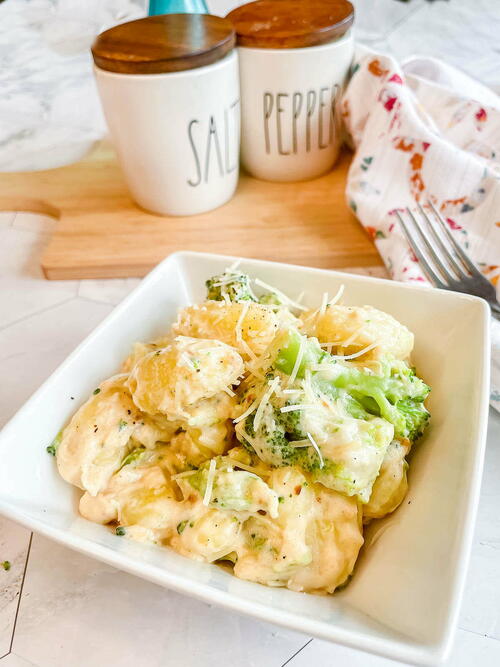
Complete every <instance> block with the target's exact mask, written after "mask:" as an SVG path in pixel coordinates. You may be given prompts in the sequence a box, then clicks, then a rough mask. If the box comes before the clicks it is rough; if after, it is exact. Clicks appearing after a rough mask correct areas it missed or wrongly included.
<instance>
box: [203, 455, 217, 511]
mask: <svg viewBox="0 0 500 667" xmlns="http://www.w3.org/2000/svg"><path fill="white" fill-rule="evenodd" d="M215 466H216V463H215V459H211V461H210V465H209V466H208V477H207V486H206V488H205V495H204V496H203V504H204V505H205V506H206V507H208V505H209V503H210V500H211V499H212V489H213V488H214V479H215Z"/></svg>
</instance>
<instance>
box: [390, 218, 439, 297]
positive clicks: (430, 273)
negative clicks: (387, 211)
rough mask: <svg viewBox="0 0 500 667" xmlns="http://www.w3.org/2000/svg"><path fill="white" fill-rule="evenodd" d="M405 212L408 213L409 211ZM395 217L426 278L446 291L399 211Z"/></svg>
mask: <svg viewBox="0 0 500 667" xmlns="http://www.w3.org/2000/svg"><path fill="white" fill-rule="evenodd" d="M406 210H407V211H409V209H406ZM396 215H397V217H398V220H399V224H400V225H401V228H402V230H403V232H404V235H405V236H406V240H407V241H408V243H409V244H410V247H411V248H412V250H413V252H414V253H415V255H416V256H417V259H418V260H419V262H420V264H421V267H422V270H423V272H424V273H425V275H426V276H427V278H428V279H429V280H430V282H431V283H434V284H435V285H436V286H437V287H440V288H441V289H446V285H445V284H444V283H443V282H442V280H441V278H440V277H439V276H438V275H437V273H436V272H435V271H434V269H433V268H432V266H431V265H430V264H429V262H428V261H427V259H426V257H425V256H424V254H423V253H422V252H421V250H420V247H419V245H418V244H417V243H416V241H415V239H414V238H413V236H412V235H411V232H410V230H409V229H408V226H407V225H406V223H405V221H404V220H403V217H402V216H401V215H400V213H399V211H396Z"/></svg>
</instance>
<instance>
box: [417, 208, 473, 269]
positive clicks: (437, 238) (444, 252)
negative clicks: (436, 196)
mask: <svg viewBox="0 0 500 667" xmlns="http://www.w3.org/2000/svg"><path fill="white" fill-rule="evenodd" d="M417 206H418V209H419V211H420V215H421V216H422V218H423V219H424V220H425V222H426V223H427V227H428V229H429V231H430V233H431V235H432V238H433V239H434V242H435V243H436V245H437V246H438V247H439V249H440V251H441V259H440V261H441V264H442V266H443V270H445V272H446V274H447V276H448V279H449V280H456V279H457V277H458V278H460V279H462V278H468V277H469V276H468V274H466V273H465V272H464V269H463V266H462V265H461V264H460V262H459V261H457V260H456V259H455V256H454V255H453V254H452V253H451V252H450V249H449V248H447V247H446V245H445V243H444V242H443V239H442V238H441V235H440V234H438V232H437V230H436V224H435V223H434V222H433V221H432V220H431V218H430V217H429V215H428V214H427V213H426V212H425V210H424V208H423V206H421V204H419V203H417ZM445 261H446V262H448V265H449V266H450V267H451V269H452V270H453V271H455V275H452V274H451V273H450V271H449V270H448V267H447V266H446V264H445ZM457 274H458V275H457Z"/></svg>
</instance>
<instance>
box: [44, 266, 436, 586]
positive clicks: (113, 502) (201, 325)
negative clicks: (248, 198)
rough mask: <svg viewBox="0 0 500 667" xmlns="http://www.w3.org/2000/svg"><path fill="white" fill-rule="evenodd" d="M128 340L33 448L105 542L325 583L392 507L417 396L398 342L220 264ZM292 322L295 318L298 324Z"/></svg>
mask: <svg viewBox="0 0 500 667" xmlns="http://www.w3.org/2000/svg"><path fill="white" fill-rule="evenodd" d="M206 287H207V300H206V301H204V302H203V303H201V304H199V305H192V306H189V307H187V308H184V309H183V310H181V311H180V313H179V315H178V318H177V320H176V322H175V324H174V325H173V326H172V328H171V329H170V330H169V331H165V332H164V335H163V336H162V337H161V338H159V339H156V340H153V341H152V342H145V343H140V342H138V343H136V344H135V345H134V346H133V349H132V350H131V353H130V354H129V356H128V357H127V359H126V360H125V361H124V363H123V364H122V373H121V374H119V375H116V376H114V377H112V378H110V379H109V380H106V381H104V382H103V383H102V384H101V385H100V386H99V387H97V388H96V390H95V391H94V392H93V393H92V394H91V396H90V397H89V398H88V400H87V401H86V402H85V403H84V404H83V405H82V406H81V407H80V408H79V409H78V410H77V412H76V413H75V415H74V416H73V417H72V419H71V420H70V422H69V423H68V424H67V426H66V427H65V428H64V429H63V430H62V432H61V433H60V435H58V436H57V438H56V439H55V440H54V442H53V443H52V444H51V445H50V446H49V447H48V451H49V453H53V454H55V456H56V459H57V466H58V469H59V472H60V474H61V476H62V477H63V478H64V479H65V480H66V481H68V482H69V483H71V484H73V485H75V486H77V487H78V488H80V489H81V490H82V491H83V495H82V496H81V498H80V503H79V510H80V514H81V515H82V516H83V517H84V518H86V519H88V520H89V521H93V522H95V523H99V524H102V525H105V526H110V527H111V529H112V530H113V531H114V532H115V533H116V536H117V538H116V539H133V540H136V541H139V542H145V543H149V544H155V545H158V547H161V548H171V549H174V550H175V551H177V552H178V553H180V554H182V555H184V556H186V557H188V558H192V559H194V560H198V561H204V562H207V563H224V564H225V566H226V567H231V568H232V571H233V573H234V575H235V576H237V577H240V578H241V579H246V580H248V581H253V582H256V583H259V584H264V585H267V586H284V587H287V588H289V589H290V590H293V591H301V592H310V593H334V592H335V590H336V589H338V588H339V587H340V586H344V585H345V584H346V583H347V582H348V581H349V578H350V577H351V575H352V573H353V570H354V568H355V563H356V560H357V558H358V554H359V550H360V548H361V546H362V544H363V525H364V524H366V523H368V522H370V521H373V520H376V519H380V518H382V517H384V516H386V515H387V514H389V513H391V512H393V511H395V510H396V508H397V507H398V506H399V505H400V503H401V502H402V500H403V498H404V497H405V495H406V492H407V489H408V479H407V470H408V463H407V462H406V455H407V454H408V452H409V450H410V448H411V446H412V444H413V443H414V442H415V441H417V440H418V438H419V437H420V436H421V435H422V434H423V432H424V431H425V428H426V427H427V424H428V420H429V413H428V411H427V408H426V407H425V399H426V397H427V395H428V393H429V391H430V388H429V387H428V386H427V385H426V384H425V382H424V381H423V380H421V379H420V378H419V377H418V376H417V374H416V371H415V369H414V368H412V366H410V354H411V351H412V348H413V334H412V333H411V332H410V331H409V330H408V329H407V328H406V327H405V326H404V325H403V324H401V323H399V322H397V321H396V320H395V319H394V318H393V317H392V316H391V315H388V314H387V313H383V312H381V311H379V310H376V309H375V308H372V307H370V306H363V307H354V306H345V305H342V304H339V303H333V302H331V303H328V298H327V296H326V295H325V296H324V297H323V299H322V302H321V306H320V307H318V308H317V309H316V310H312V309H308V310H306V309H305V307H304V306H301V305H300V304H298V303H296V302H293V301H292V300H291V299H289V298H288V297H287V296H286V295H285V294H283V293H282V292H280V291H278V290H274V288H272V287H270V286H268V285H266V283H263V282H262V281H259V280H255V281H254V280H252V279H251V278H250V276H248V275H246V274H244V273H241V272H240V271H238V270H237V269H235V268H231V269H227V270H226V271H224V273H222V274H221V275H218V276H214V277H212V278H210V279H209V280H207V283H206ZM299 316H300V317H299Z"/></svg>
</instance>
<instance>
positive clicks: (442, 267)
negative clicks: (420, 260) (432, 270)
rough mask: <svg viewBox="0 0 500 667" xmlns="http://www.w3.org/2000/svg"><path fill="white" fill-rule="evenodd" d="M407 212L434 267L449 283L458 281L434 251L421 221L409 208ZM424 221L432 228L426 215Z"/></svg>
mask: <svg viewBox="0 0 500 667" xmlns="http://www.w3.org/2000/svg"><path fill="white" fill-rule="evenodd" d="M406 210H407V211H408V214H409V216H410V217H411V219H412V220H413V225H414V227H415V229H416V230H417V232H418V235H419V237H420V239H421V240H422V242H423V244H424V247H425V249H426V250H427V252H428V253H429V255H430V256H431V258H432V260H433V262H434V266H435V267H436V268H437V269H438V271H439V272H440V273H441V275H443V276H444V277H445V278H446V279H447V280H449V281H450V280H456V279H457V277H456V275H454V274H452V273H451V271H450V270H449V268H448V266H447V265H446V263H445V262H443V259H442V258H441V257H440V256H439V255H438V254H437V253H436V251H435V250H434V248H433V246H432V243H430V241H429V239H428V238H427V236H426V235H425V234H424V230H423V229H422V226H421V225H420V223H419V221H418V220H417V218H416V217H415V215H414V214H413V211H412V210H411V209H410V208H407V209H406ZM424 220H425V221H426V222H427V224H428V225H429V226H430V223H429V220H428V219H427V217H426V216H425V214H424ZM445 252H446V255H449V254H450V253H449V252H448V250H447V249H445ZM446 255H445V256H446Z"/></svg>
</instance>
